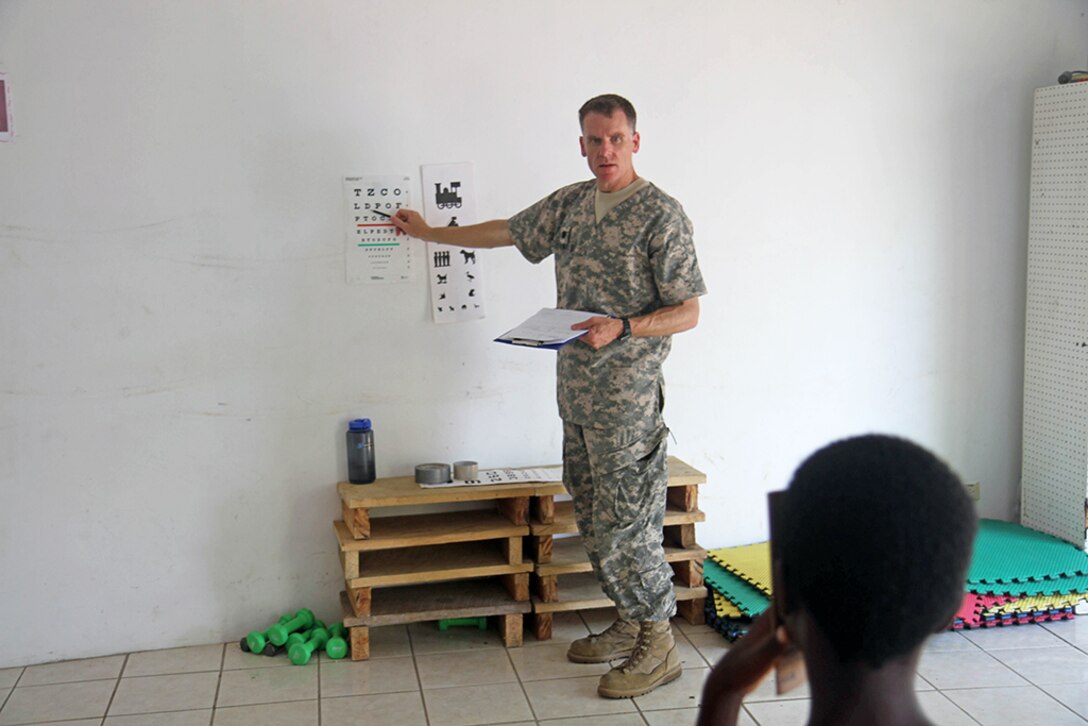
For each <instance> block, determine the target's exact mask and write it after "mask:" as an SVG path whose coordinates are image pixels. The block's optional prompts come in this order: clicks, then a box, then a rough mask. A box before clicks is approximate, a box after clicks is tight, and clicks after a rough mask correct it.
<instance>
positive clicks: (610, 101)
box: [578, 93, 637, 132]
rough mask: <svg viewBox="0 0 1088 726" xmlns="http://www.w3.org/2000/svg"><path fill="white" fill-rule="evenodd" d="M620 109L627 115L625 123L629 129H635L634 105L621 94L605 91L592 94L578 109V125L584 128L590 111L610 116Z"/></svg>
mask: <svg viewBox="0 0 1088 726" xmlns="http://www.w3.org/2000/svg"><path fill="white" fill-rule="evenodd" d="M617 110H618V111H622V112H623V115H624V116H626V117H627V123H628V124H629V125H630V126H631V131H632V132H633V131H634V130H635V121H636V120H637V117H636V114H635V107H634V106H633V105H631V102H630V101H628V100H627V99H626V98H624V97H623V96H617V95H616V94H615V93H605V94H603V95H601V96H594V97H593V98H591V99H589V100H588V101H586V102H585V103H583V104H582V107H581V108H580V109H578V127H579V128H584V127H585V121H586V116H588V115H589V114H591V113H599V114H601V115H602V116H611V115H612V114H614V113H615V112H616V111H617Z"/></svg>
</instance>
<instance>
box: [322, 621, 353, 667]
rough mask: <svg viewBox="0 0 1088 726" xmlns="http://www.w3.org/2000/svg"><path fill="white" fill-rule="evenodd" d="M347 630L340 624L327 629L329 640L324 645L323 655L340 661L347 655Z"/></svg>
mask: <svg viewBox="0 0 1088 726" xmlns="http://www.w3.org/2000/svg"><path fill="white" fill-rule="evenodd" d="M347 635H348V630H347V628H345V627H344V626H343V624H342V623H336V624H334V625H333V626H332V627H330V628H329V640H328V642H326V643H325V655H327V656H329V657H330V658H332V659H333V660H340V659H341V658H343V657H344V656H346V655H347V654H348V642H347Z"/></svg>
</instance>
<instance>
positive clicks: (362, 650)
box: [348, 625, 370, 660]
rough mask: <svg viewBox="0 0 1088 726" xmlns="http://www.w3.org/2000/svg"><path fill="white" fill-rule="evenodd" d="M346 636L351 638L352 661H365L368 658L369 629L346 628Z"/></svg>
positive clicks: (361, 627) (359, 627) (362, 627)
mask: <svg viewBox="0 0 1088 726" xmlns="http://www.w3.org/2000/svg"><path fill="white" fill-rule="evenodd" d="M348 635H349V637H350V638H351V659H352V660H367V659H369V658H370V628H368V627H367V626H365V625H359V626H356V627H354V628H348Z"/></svg>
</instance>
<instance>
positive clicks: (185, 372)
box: [0, 0, 1088, 666]
mask: <svg viewBox="0 0 1088 726" xmlns="http://www.w3.org/2000/svg"><path fill="white" fill-rule="evenodd" d="M1086 57H1088V20H1086V18H1085V7H1084V4H1083V3H1082V2H1077V1H1076V0H1049V1H1047V2H1003V3H994V2H988V1H986V0H955V1H953V2H935V1H934V2H924V3H916V2H907V1H906V0H904V1H902V2H893V1H891V0H886V1H881V2H865V3H860V2H843V1H841V0H840V1H839V2H831V1H830V0H823V1H820V2H813V1H811V0H796V1H794V2H782V1H777V2H770V3H751V2H729V3H721V2H709V1H708V2H689V3H682V4H676V5H674V4H665V3H658V2H651V1H650V0H638V1H635V2H632V1H631V0H623V1H619V0H602V1H601V2H595V3H582V2H573V1H570V2H568V1H565V0H564V1H562V2H543V3H527V2H503V1H501V0H466V1H465V2H461V3H438V2H423V1H422V0H400V1H399V2H380V1H378V0H370V1H368V2H349V1H348V0H325V1H324V2H305V3H303V2H265V1H262V2H240V1H237V0H231V1H228V2H222V1H220V0H206V1H203V2H197V1H195V0H187V1H186V2H183V3H181V2H144V1H137V0H112V1H107V2H94V3H91V2H58V1H51V0H35V1H33V2H31V1H30V0H3V1H0V71H5V72H7V73H9V74H10V76H9V77H10V83H11V90H12V94H13V97H14V102H15V115H16V119H15V120H16V124H17V134H18V135H17V137H16V140H15V141H14V142H13V143H9V144H0V190H2V191H0V341H3V342H2V345H3V355H2V356H0V583H2V585H0V621H2V622H3V623H4V625H5V629H4V636H3V638H2V639H0V643H2V645H0V666H7V665H18V664H24V663H30V662H40V661H44V660H52V659H59V658H72V657H81V656H90V655H99V654H105V653H112V652H121V651H128V650H134V649H143V648H156V647H168V646H173V645H182V644H191V643H202V642H211V641H214V640H217V639H233V638H236V637H238V636H239V635H241V634H242V633H244V632H245V630H247V629H249V628H251V627H254V626H258V625H264V624H266V623H267V622H271V621H272V620H273V619H274V618H275V617H276V616H277V615H278V614H279V613H280V612H282V611H284V610H287V609H291V608H297V607H300V606H304V605H305V606H310V607H313V608H316V609H317V610H318V612H319V614H320V615H322V616H323V617H325V618H326V619H328V618H334V617H336V593H337V591H338V589H339V584H338V582H339V579H340V578H339V572H338V564H337V558H336V550H335V541H334V538H333V536H332V531H331V526H330V522H331V520H333V519H334V518H336V517H337V516H338V501H337V497H336V493H335V486H334V485H335V482H336V481H337V480H338V479H341V478H343V477H344V476H345V468H346V467H345V464H344V461H343V459H344V449H343V443H342V441H343V433H342V432H343V429H344V426H345V424H346V421H347V420H348V419H350V418H353V417H356V416H369V417H371V418H372V419H373V420H374V422H375V427H376V432H377V441H378V470H379V474H380V475H383V476H384V475H394V474H405V473H408V472H409V471H410V467H411V466H412V465H413V464H415V463H419V462H422V461H431V460H453V459H459V458H473V459H477V460H478V461H480V462H481V464H482V465H484V466H498V465H530V464H538V463H546V462H555V461H558V459H559V444H560V427H559V424H558V421H557V419H556V414H555V408H554V402H553V398H554V394H553V385H554V383H553V369H552V365H553V363H552V357H551V355H550V354H546V353H543V354H542V353H540V352H537V351H524V350H516V349H511V348H508V347H504V346H498V345H494V344H492V343H490V342H489V341H490V338H491V337H493V336H494V335H495V334H497V333H498V332H501V331H502V330H504V329H506V328H507V327H509V326H510V325H511V324H513V323H514V322H516V321H518V320H520V319H521V318H522V317H523V316H525V315H527V314H529V313H530V312H532V311H534V310H535V309H537V308H539V307H541V306H545V305H549V304H552V303H553V302H554V300H553V295H554V285H553V282H552V278H551V267H550V265H549V264H548V263H545V264H543V265H541V266H539V267H533V266H531V265H529V264H527V263H525V262H524V261H523V260H522V259H521V258H520V257H519V255H518V254H517V253H516V252H515V251H513V250H509V249H508V250H501V251H495V252H491V253H488V254H487V255H486V258H485V260H484V263H485V265H486V266H485V275H486V284H487V300H486V302H487V306H488V312H489V314H488V317H487V319H485V320H483V321H479V322H473V323H468V324H459V325H451V326H436V325H434V324H432V323H430V322H429V320H428V314H427V300H428V294H427V290H426V287H425V283H424V280H423V279H422V277H421V278H420V279H419V280H417V281H416V282H415V283H413V284H403V285H395V286H349V285H346V284H345V282H344V260H343V249H344V241H343V237H344V233H343V228H342V222H341V214H342V208H341V205H342V201H341V189H340V178H341V177H342V176H344V175H353V174H367V173H396V174H410V175H413V176H414V177H416V178H417V179H418V169H419V165H420V164H425V163H439V162H449V161H472V162H474V164H475V173H476V180H477V184H478V187H479V190H480V199H479V207H480V209H479V212H480V215H481V217H484V218H487V217H503V216H508V215H510V214H512V213H513V212H515V211H517V210H519V209H521V208H523V207H524V206H526V205H528V204H529V203H531V202H533V201H535V200H536V199H537V198H539V197H541V196H542V195H544V194H545V193H547V192H548V191H550V190H551V189H553V188H555V187H557V186H559V185H561V184H564V183H567V182H570V181H574V180H578V179H582V178H587V176H588V172H587V170H586V169H585V167H584V166H583V161H582V159H581V158H580V157H579V155H578V153H577V131H578V129H577V123H576V115H575V111H576V109H577V107H578V106H579V105H580V104H581V102H582V101H584V100H585V99H586V98H588V97H589V96H591V95H594V94H596V93H600V92H605V91H613V90H614V91H618V92H621V93H624V94H625V95H628V96H629V97H630V98H631V99H632V100H633V101H634V102H635V104H636V106H637V107H638V108H639V110H640V113H641V119H640V131H641V132H642V137H643V148H642V151H641V152H640V154H639V155H638V157H637V158H636V162H637V163H636V167H637V169H638V170H639V172H640V173H641V174H642V175H643V176H646V177H648V178H650V179H652V180H653V181H655V182H656V183H658V184H659V185H660V186H661V187H662V188H664V189H666V190H667V191H669V192H670V193H671V194H673V195H674V196H676V197H677V198H678V199H680V200H681V201H682V202H683V203H684V205H685V207H686V209H687V211H688V213H689V215H690V216H691V217H692V219H693V221H694V223H695V227H696V231H697V246H698V250H699V255H700V260H701V263H702V269H703V272H704V275H705V277H706V279H707V283H708V285H709V287H710V291H711V292H710V294H709V295H708V296H707V297H706V298H704V300H703V316H702V321H701V324H700V326H699V328H698V329H696V330H695V331H694V332H691V333H687V334H684V335H682V336H679V337H678V338H677V339H676V341H675V346H674V352H673V356H672V358H671V359H670V360H669V362H668V364H667V369H666V375H667V377H668V380H669V404H668V409H667V412H666V413H667V418H668V421H669V423H670V425H671V427H672V429H673V431H674V433H675V437H676V442H675V444H673V445H672V449H671V450H672V452H673V453H674V454H676V455H678V456H680V457H682V458H684V459H686V460H688V461H689V462H691V463H692V464H694V465H695V466H697V467H700V468H702V469H703V470H705V471H706V472H707V474H708V477H709V482H708V484H707V486H706V487H705V488H704V489H703V491H702V494H701V503H702V506H703V508H704V509H705V510H706V512H707V523H706V524H705V525H701V526H700V528H699V539H700V541H701V543H702V544H704V545H706V546H711V547H713V546H723V545H729V544H737V543H744V542H750V541H754V540H756V539H760V538H763V537H765V536H766V525H765V518H764V504H763V493H764V492H765V491H767V490H770V489H774V488H778V487H781V486H782V485H784V484H785V482H786V480H787V478H788V476H789V474H790V472H791V471H792V469H793V468H794V467H795V466H796V464H797V463H798V461H799V460H800V459H801V458H802V457H803V456H804V455H806V454H807V453H808V452H810V451H811V450H812V449H813V448H814V447H816V446H818V445H820V444H823V443H825V442H827V441H829V440H831V439H833V438H836V437H840V436H843V435H846V434H851V433H857V432H864V431H870V430H880V431H887V432H894V433H900V434H904V435H907V436H910V437H913V438H915V439H917V440H919V441H920V442H922V443H924V444H926V445H929V446H931V447H932V448H934V449H935V450H936V451H938V452H939V453H940V454H942V455H943V456H945V457H946V458H947V459H948V460H949V461H950V462H951V463H952V464H953V466H954V467H955V468H956V469H957V470H958V471H959V472H960V473H961V474H962V475H963V476H964V477H965V478H967V479H972V480H979V481H981V482H982V491H983V502H982V511H983V513H984V514H986V515H988V516H995V517H1004V518H1010V517H1012V516H1014V514H1015V509H1014V507H1015V501H1016V499H1017V486H1018V484H1017V479H1018V473H1019V453H1020V409H1021V400H1020V399H1021V391H1022V385H1021V377H1022V370H1023V365H1022V345H1023V319H1024V316H1023V307H1024V272H1025V239H1026V227H1027V199H1028V194H1027V183H1028V164H1029V158H1030V148H1029V147H1030V124H1031V118H1030V115H1031V94H1032V91H1033V89H1034V88H1036V87H1038V86H1042V85H1049V84H1051V83H1053V82H1054V79H1055V78H1056V77H1057V75H1058V73H1059V72H1060V71H1062V70H1066V69H1071V68H1080V67H1083V66H1084V65H1085V60H1086ZM417 184H418V181H417Z"/></svg>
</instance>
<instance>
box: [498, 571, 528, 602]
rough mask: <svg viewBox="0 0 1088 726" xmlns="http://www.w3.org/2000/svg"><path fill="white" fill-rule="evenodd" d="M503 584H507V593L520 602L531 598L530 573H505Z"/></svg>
mask: <svg viewBox="0 0 1088 726" xmlns="http://www.w3.org/2000/svg"><path fill="white" fill-rule="evenodd" d="M501 579H502V584H503V585H505V586H506V591H507V593H509V594H510V597H512V598H514V599H515V600H517V601H518V602H525V601H527V600H528V599H529V573H528V572H523V573H518V574H515V575H503V576H502V578H501Z"/></svg>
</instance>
